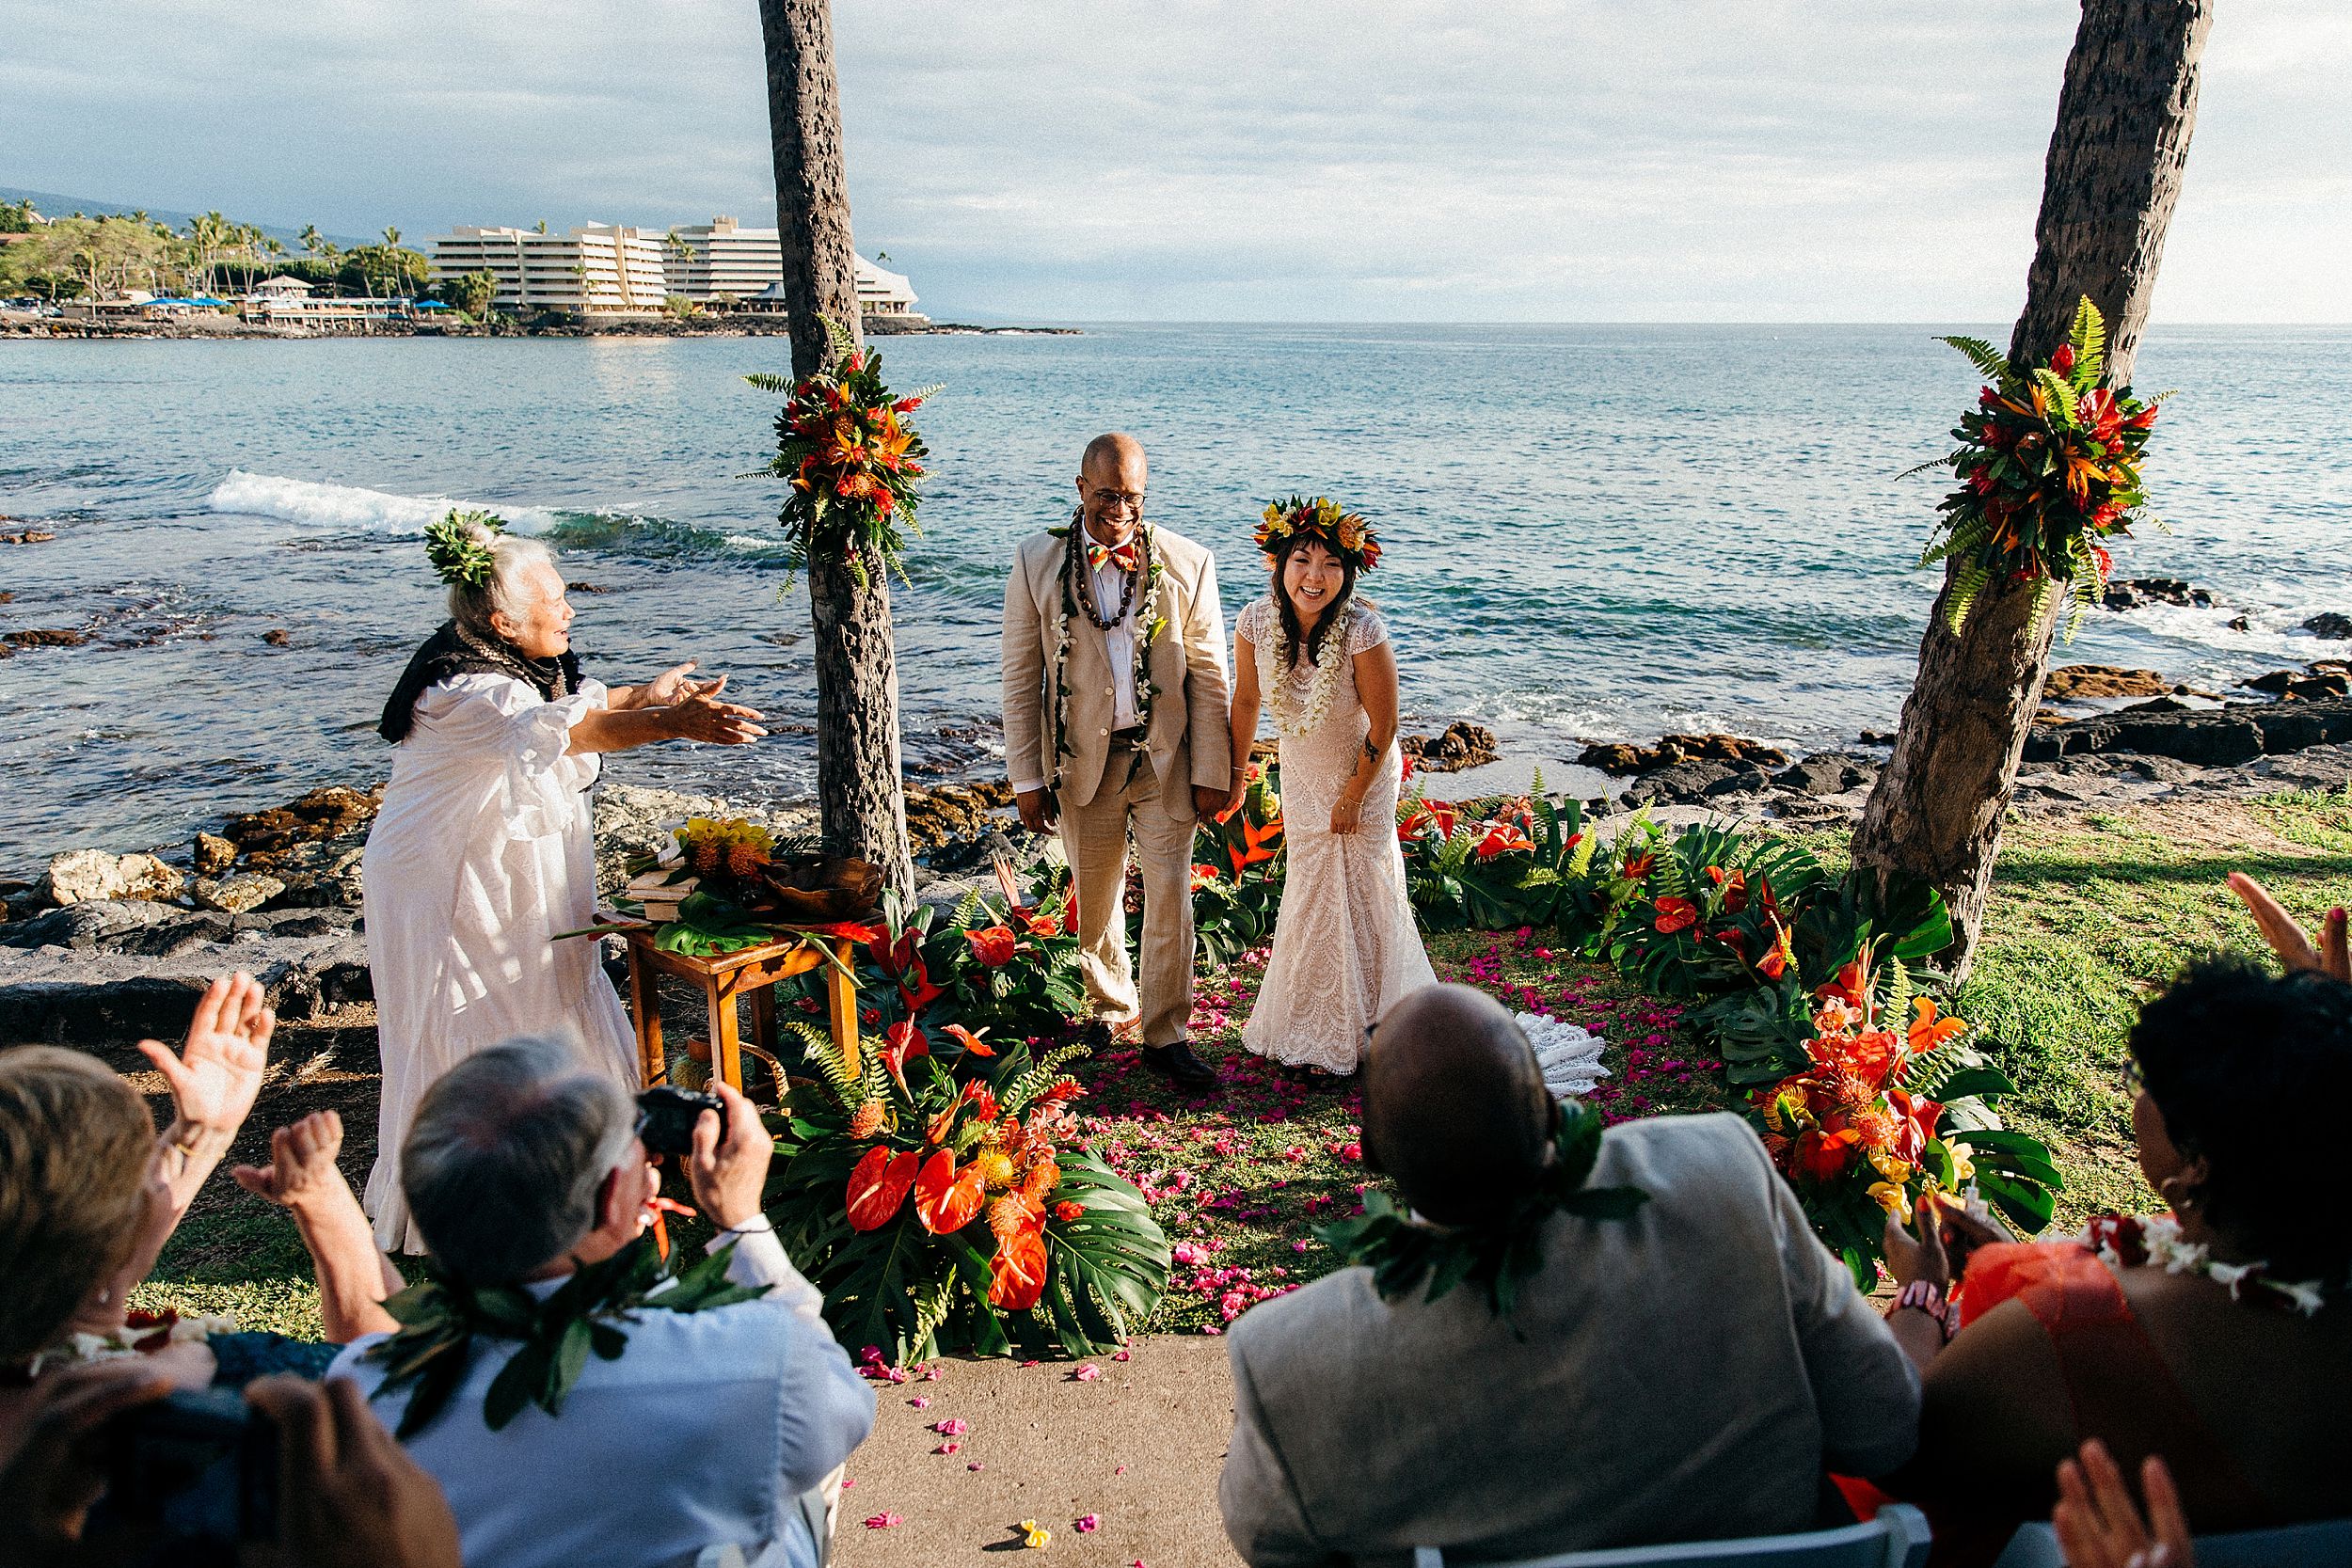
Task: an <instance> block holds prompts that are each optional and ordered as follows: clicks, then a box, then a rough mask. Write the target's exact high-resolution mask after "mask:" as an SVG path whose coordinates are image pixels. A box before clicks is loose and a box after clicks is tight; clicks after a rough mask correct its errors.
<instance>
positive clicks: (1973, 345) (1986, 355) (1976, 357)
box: [1936, 338, 2017, 387]
mask: <svg viewBox="0 0 2352 1568" xmlns="http://www.w3.org/2000/svg"><path fill="white" fill-rule="evenodd" d="M1936 341H1937V342H1939V343H1949V344H1950V345H1951V346H1952V347H1954V348H1956V349H1958V350H1960V352H1961V353H1962V354H1963V355H1965V356H1967V357H1968V362H1969V363H1970V364H1972V365H1974V366H1976V367H1977V370H1978V372H1979V373H1980V374H1982V375H1983V376H1984V378H1985V379H1986V380H1987V381H1991V382H1993V383H1994V384H1995V385H1998V386H2004V387H2006V386H2009V385H2010V384H2011V383H2013V382H2014V381H2015V380H2016V379H2017V372H2014V371H2012V370H2010V366H2009V359H2008V357H2007V356H2004V355H2003V354H2001V353H2000V352H1999V351H1998V350H1997V349H1995V348H1994V346H1993V345H1992V344H1991V343H1988V342H1986V341H1984V340H1983V339H1982V338H1938V339H1936Z"/></svg>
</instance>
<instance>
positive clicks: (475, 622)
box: [449, 523, 555, 638]
mask: <svg viewBox="0 0 2352 1568" xmlns="http://www.w3.org/2000/svg"><path fill="white" fill-rule="evenodd" d="M465 527H466V531H467V533H468V534H469V535H470V536H471V537H472V539H473V541H474V543H476V544H478V545H481V546H485V548H487V549H488V550H489V552H490V577H489V580H488V581H486V582H485V583H483V584H482V586H481V587H479V588H475V587H471V586H469V585H468V584H466V583H462V582H453V583H451V584H450V585H449V615H450V619H451V620H453V621H454V622H456V623H457V624H458V625H459V626H463V627H465V628H466V629H467V630H468V631H469V632H472V633H474V634H475V635H476V636H479V637H485V638H495V637H497V636H498V633H497V631H496V630H494V629H493V628H492V627H491V626H490V617H491V616H492V615H493V614H502V615H505V616H506V617H507V618H508V619H510V620H520V619H521V618H522V605H523V592H522V580H523V574H524V573H526V572H528V571H530V570H531V568H532V567H533V566H541V565H545V566H552V565H554V564H555V555H554V553H553V552H552V551H550V550H549V549H548V547H547V546H545V545H543V544H541V543H540V542H539V541H538V540H536V539H531V538H526V537H525V536H523V535H522V534H519V533H495V532H492V531H490V530H489V529H486V528H484V527H483V526H482V525H481V524H480V523H468V524H466V525H465Z"/></svg>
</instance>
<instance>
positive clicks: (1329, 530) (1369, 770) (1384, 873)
mask: <svg viewBox="0 0 2352 1568" xmlns="http://www.w3.org/2000/svg"><path fill="white" fill-rule="evenodd" d="M1257 543H1258V547H1259V548H1260V549H1262V550H1263V551H1264V552H1265V555H1266V560H1267V562H1269V563H1270V564H1271V565H1272V567H1273V584H1272V592H1270V593H1269V594H1267V595H1266V596H1265V597H1264V598H1262V599H1259V600H1258V601H1256V602H1255V603H1253V604H1252V605H1250V606H1249V608H1248V609H1247V610H1243V611H1242V612H1241V619H1240V621H1239V622H1238V623H1237V625H1236V631H1235V636H1234V640H1233V650H1234V651H1233V668H1234V689H1233V761H1234V764H1235V768H1236V771H1235V788H1236V795H1235V797H1234V801H1233V803H1234V804H1238V803H1239V800H1240V796H1239V793H1238V791H1239V789H1240V780H1241V775H1240V772H1239V768H1240V766H1241V765H1242V764H1243V763H1245V762H1246V761H1247V760H1248V756H1249V748H1250V747H1251V745H1252V744H1254V743H1255V741H1256V739H1257V734H1258V716H1259V713H1260V711H1261V710H1262V709H1263V711H1264V713H1265V714H1266V715H1267V717H1269V718H1271V719H1272V720H1273V721H1274V731H1275V735H1276V736H1277V737H1278V738H1277V744H1278V745H1279V749H1280V752H1281V762H1282V794H1283V811H1282V819H1283V822H1284V823H1285V838H1286V841H1287V843H1286V848H1287V853H1288V855H1289V864H1288V865H1287V867H1286V868H1285V869H1284V872H1283V884H1282V907H1281V911H1280V912H1279V914H1278V915H1277V916H1276V917H1275V926H1274V956H1273V958H1271V959H1270V960H1268V962H1267V965H1266V975H1265V984H1264V985H1263V987H1261V988H1260V990H1259V992H1258V1005H1257V1006H1256V1008H1255V1009H1254V1010H1253V1011H1252V1012H1251V1013H1250V1015H1249V1022H1248V1023H1247V1024H1246V1025H1245V1026H1244V1027H1243V1029H1242V1043H1243V1044H1244V1045H1246V1046H1247V1047H1248V1048H1249V1049H1250V1050H1252V1051H1254V1052H1257V1053H1259V1054H1260V1055H1263V1056H1270V1057H1272V1058H1273V1059H1274V1060H1276V1061H1278V1062H1279V1063H1281V1064H1283V1065H1284V1066H1285V1067H1288V1068H1290V1069H1294V1070H1295V1072H1296V1073H1297V1074H1298V1075H1300V1076H1302V1077H1325V1078H1345V1077H1348V1076H1349V1075H1351V1074H1353V1073H1354V1072H1355V1070H1356V1060H1357V1056H1358V1054H1359V1052H1360V1051H1361V1049H1362V1046H1363V1039H1364V1031H1365V1029H1367V1028H1368V1027H1370V1026H1371V1025H1372V1024H1373V1023H1374V1022H1376V1021H1377V1020H1378V1019H1379V1017H1380V1015H1381V1014H1382V1013H1384V1012H1386V1011H1387V1010H1388V1009H1389V1007H1390V1006H1391V1005H1392V1004H1393V1003H1394V1002H1395V1001H1396V1000H1397V998H1399V997H1401V996H1403V995H1405V994H1406V992H1408V991H1413V990H1420V989H1421V988H1422V987H1423V986H1428V985H1434V984H1436V983H1437V976H1436V974H1433V973H1432V972H1431V970H1430V968H1429V956H1428V955H1427V954H1426V953H1424V952H1423V951H1422V945H1421V932H1420V930H1419V929H1418V928H1417V927H1415V925H1414V923H1413V907H1412V903H1411V901H1410V899H1409V898H1408V897H1407V896H1406V889H1405V856H1404V853H1403V851H1401V850H1400V849H1399V848H1398V847H1397V840H1396V833H1395V831H1394V828H1395V823H1396V798H1397V790H1398V788H1399V787H1400V785H1401V784H1402V783H1403V781H1404V772H1405V769H1404V761H1403V758H1402V757H1401V756H1400V755H1399V753H1398V752H1397V746H1396V716H1397V687H1396V658H1395V656H1394V655H1393V653H1392V652H1391V649H1390V646H1389V631H1388V627H1387V626H1383V625H1382V624H1381V621H1380V617H1379V616H1378V615H1377V614H1376V613H1375V612H1374V610H1373V608H1372V606H1370V605H1368V604H1359V603H1358V602H1357V600H1356V578H1357V575H1358V574H1359V573H1360V572H1368V571H1370V570H1371V569H1372V568H1373V567H1374V566H1375V565H1377V564H1378V563H1379V561H1380V542H1379V540H1378V539H1377V538H1375V536H1374V534H1373V531H1372V528H1371V525H1370V524H1368V523H1366V522H1365V521H1364V519H1363V518H1361V517H1359V516H1358V515H1356V514H1355V513H1353V512H1348V511H1345V510H1343V509H1342V508H1341V506H1340V505H1339V503H1338V502H1336V501H1332V500H1327V499H1324V498H1323V497H1320V496H1318V497H1316V498H1315V499H1313V500H1301V499H1298V498H1297V497H1295V496H1294V497H1292V498H1291V499H1290V500H1288V501H1287V502H1276V503H1274V504H1271V505H1269V506H1267V507H1266V509H1265V516H1264V520H1263V522H1261V523H1260V524H1259V526H1258V538H1257Z"/></svg>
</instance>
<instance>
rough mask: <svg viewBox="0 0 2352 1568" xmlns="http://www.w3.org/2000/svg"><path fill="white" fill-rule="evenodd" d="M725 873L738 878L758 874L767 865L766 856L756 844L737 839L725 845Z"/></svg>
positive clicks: (745, 878)
mask: <svg viewBox="0 0 2352 1568" xmlns="http://www.w3.org/2000/svg"><path fill="white" fill-rule="evenodd" d="M726 863H727V874H728V875H729V876H731V877H734V878H736V879H739V880H749V879H751V878H753V877H755V876H757V875H759V873H760V870H761V869H762V868H763V867H764V866H766V865H767V863H768V856H767V854H766V853H765V852H764V851H763V850H762V849H761V848H760V847H759V846H758V845H756V844H754V843H751V842H750V841H748V840H745V839H738V840H736V841H735V842H734V843H732V844H730V845H728V846H727V854H726Z"/></svg>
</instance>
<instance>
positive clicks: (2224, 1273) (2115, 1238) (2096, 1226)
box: [2090, 1214, 2327, 1318]
mask: <svg viewBox="0 0 2352 1568" xmlns="http://www.w3.org/2000/svg"><path fill="white" fill-rule="evenodd" d="M2126 1227H2130V1229H2128V1230H2127V1229H2126ZM2132 1231H2136V1232H2137V1241H2138V1243H2139V1246H2140V1250H2142V1251H2143V1252H2145V1253H2146V1254H2147V1261H2149V1262H2151V1263H2155V1264H2158V1265H2160V1266H2161V1267H2162V1268H2163V1270H2164V1272H2165V1273H2167V1274H2201V1275H2204V1276H2205V1277H2206V1278H2208V1279H2211V1280H2213V1281H2214V1282H2215V1283H2217V1284H2218V1285H2221V1286H2224V1287H2225V1288H2227V1289H2228V1291H2229V1292H2230V1299H2231V1300H2232V1301H2244V1300H2245V1299H2246V1291H2247V1290H2248V1289H2249V1287H2250V1288H2252V1289H2256V1290H2262V1291H2270V1292H2271V1293H2272V1294H2274V1295H2276V1296H2279V1297H2280V1298H2282V1303H2281V1304H2282V1305H2284V1306H2288V1307H2294V1308H2295V1310H2296V1311H2297V1312H2300V1313H2301V1314H2302V1315H2303V1316H2305V1317H2307V1318H2308V1317H2311V1316H2312V1314H2313V1313H2315V1312H2317V1311H2318V1310H2319V1309H2320V1307H2322V1306H2324V1305H2326V1302H2327V1296H2326V1293H2325V1291H2323V1290H2322V1289H2321V1287H2320V1284H2319V1282H2318V1281H2317V1280H2312V1279H2278V1278H2274V1277H2273V1276H2272V1275H2271V1273H2270V1265H2269V1264H2267V1263H2259V1262H2257V1263H2222V1262H2217V1261H2216V1260H2215V1259H2214V1257H2213V1255H2212V1252H2211V1251H2210V1249H2208V1248H2206V1247H2205V1246H2203V1245H2201V1243H2196V1242H2185V1241H2183V1240H2181V1222H2180V1221H2178V1220H2176V1219H2174V1218H2172V1217H2171V1216H2170V1215H2169V1214H2141V1215H2137V1216H2134V1217H2132V1218H2130V1219H2126V1220H2121V1221H2118V1220H2114V1219H2105V1220H2093V1221H2092V1222H2091V1225H2090V1245H2091V1248H2092V1250H2094V1251H2095V1252H2097V1253H2098V1255H2099V1256H2100V1257H2101V1258H2103V1259H2106V1261H2107V1263H2108V1264H2109V1266H2111V1267H2114V1268H2118V1269H2123V1268H2129V1267H2131V1266H2132V1263H2133V1262H2134V1259H2132V1258H2131V1257H2129V1256H2128V1254H2127V1253H2126V1251H2125V1250H2124V1247H2125V1243H2127V1241H2128V1240H2130V1239H2132Z"/></svg>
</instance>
